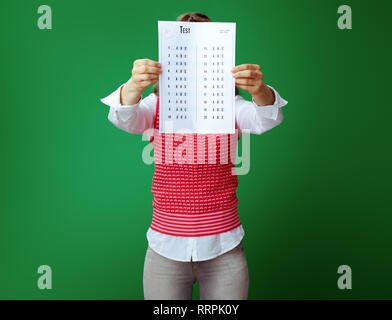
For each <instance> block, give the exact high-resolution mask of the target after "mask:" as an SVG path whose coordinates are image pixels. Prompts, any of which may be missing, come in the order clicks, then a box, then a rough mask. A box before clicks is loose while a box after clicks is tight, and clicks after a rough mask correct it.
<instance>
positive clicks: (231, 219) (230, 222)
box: [150, 96, 241, 237]
mask: <svg viewBox="0 0 392 320" xmlns="http://www.w3.org/2000/svg"><path fill="white" fill-rule="evenodd" d="M154 129H155V130H154V135H153V137H152V138H151V140H150V141H151V143H152V144H153V146H154V161H155V173H154V177H153V181H152V193H153V194H154V200H153V218H152V223H151V229H153V230H155V231H159V232H161V233H164V234H169V235H174V236H188V237H190V236H192V237H194V236H207V235H213V234H218V233H222V232H226V231H229V230H232V229H234V228H236V227H238V226H240V225H241V222H240V220H239V218H238V213H237V204H238V200H237V195H236V193H235V190H236V188H237V184H238V180H237V176H236V175H234V174H232V169H233V167H234V164H233V162H234V159H235V153H236V145H237V140H238V137H237V136H236V135H230V134H190V133H189V134H170V133H159V130H158V129H159V96H158V99H157V105H156V117H155V123H154ZM231 159H233V160H231Z"/></svg>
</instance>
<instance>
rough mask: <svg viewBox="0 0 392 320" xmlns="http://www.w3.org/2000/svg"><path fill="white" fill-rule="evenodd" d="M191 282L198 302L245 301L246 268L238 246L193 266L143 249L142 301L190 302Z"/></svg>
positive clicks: (241, 251)
mask: <svg viewBox="0 0 392 320" xmlns="http://www.w3.org/2000/svg"><path fill="white" fill-rule="evenodd" d="M195 282H199V293H200V299H201V300H228V299H232V300H246V299H248V287H249V274H248V264H247V261H246V257H245V253H244V248H243V246H242V242H241V243H240V244H239V245H238V246H236V247H235V248H234V249H232V250H230V251H228V252H226V253H224V254H222V255H220V256H218V257H216V258H214V259H210V260H206V261H196V262H194V261H190V262H181V261H175V260H171V259H168V258H166V257H164V256H162V255H160V254H158V253H156V252H155V251H154V250H152V249H151V248H150V247H148V248H147V253H146V258H145V262H144V274H143V289H144V299H146V300H191V299H192V289H193V284H194V283H195Z"/></svg>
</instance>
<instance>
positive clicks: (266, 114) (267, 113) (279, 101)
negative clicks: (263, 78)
mask: <svg viewBox="0 0 392 320" xmlns="http://www.w3.org/2000/svg"><path fill="white" fill-rule="evenodd" d="M267 86H268V87H270V88H271V89H272V90H273V91H274V95H275V102H274V104H272V105H267V106H259V105H257V104H256V102H255V101H254V99H253V97H252V102H253V104H254V105H255V106H256V110H257V113H258V114H259V115H260V116H261V117H263V118H268V119H272V120H276V119H277V118H278V113H279V108H281V107H283V106H285V105H286V104H287V103H288V102H287V101H286V100H285V99H283V98H282V97H281V96H280V95H279V93H278V92H277V91H276V90H275V89H274V88H272V87H271V86H269V85H267Z"/></svg>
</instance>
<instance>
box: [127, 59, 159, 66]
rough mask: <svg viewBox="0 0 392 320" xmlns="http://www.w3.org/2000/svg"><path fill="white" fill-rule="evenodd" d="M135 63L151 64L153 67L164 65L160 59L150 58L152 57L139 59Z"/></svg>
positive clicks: (136, 64) (135, 64) (137, 64)
mask: <svg viewBox="0 0 392 320" xmlns="http://www.w3.org/2000/svg"><path fill="white" fill-rule="evenodd" d="M133 65H134V66H139V65H149V66H151V67H156V68H160V67H162V66H161V64H160V63H159V62H158V61H154V60H150V59H137V60H135V61H134V62H133Z"/></svg>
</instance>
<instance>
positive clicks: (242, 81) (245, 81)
mask: <svg viewBox="0 0 392 320" xmlns="http://www.w3.org/2000/svg"><path fill="white" fill-rule="evenodd" d="M235 84H236V85H237V84H242V85H247V86H253V85H255V84H257V81H256V80H253V79H248V78H246V79H245V78H243V79H236V80H235Z"/></svg>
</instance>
